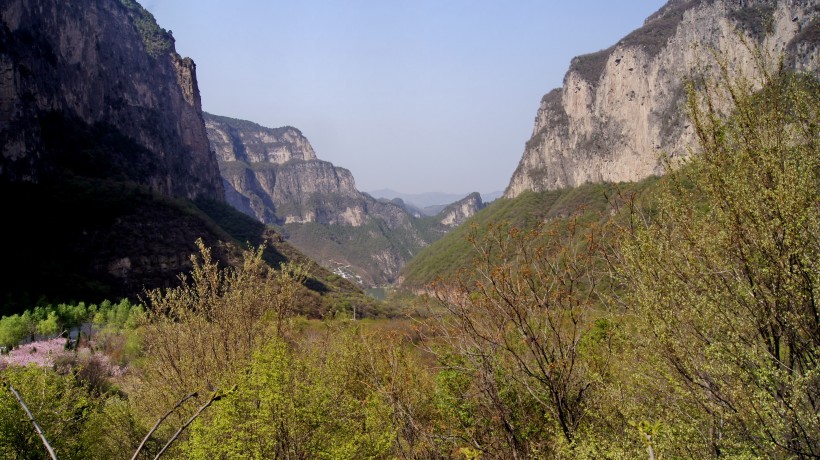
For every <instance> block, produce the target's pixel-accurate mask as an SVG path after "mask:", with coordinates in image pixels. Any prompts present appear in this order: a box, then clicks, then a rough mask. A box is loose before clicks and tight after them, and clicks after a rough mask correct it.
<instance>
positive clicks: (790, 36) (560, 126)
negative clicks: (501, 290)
mask: <svg viewBox="0 0 820 460" xmlns="http://www.w3.org/2000/svg"><path fill="white" fill-rule="evenodd" d="M819 13H820V8H818V7H817V5H816V2H810V1H798V2H785V1H779V2H755V1H744V2H735V1H728V0H704V1H700V0H689V1H680V0H672V1H670V2H669V3H667V4H666V5H664V6H663V7H662V8H661V9H660V10H658V11H657V12H656V13H654V14H653V15H651V16H650V17H649V18H648V19H647V20H646V21H645V22H644V25H643V27H641V28H639V29H637V30H635V31H634V32H632V33H630V34H629V35H627V36H626V37H624V38H623V39H621V40H620V41H619V42H618V43H616V44H615V45H613V46H611V47H609V48H607V49H605V50H602V51H599V52H596V53H592V54H588V55H584V56H579V57H576V58H574V59H573V60H572V62H571V63H570V68H569V71H568V72H567V74H566V76H565V78H564V85H563V86H562V87H561V88H558V89H554V90H552V91H550V92H548V93H547V94H546V95H545V96H544V97H543V99H542V100H541V106H540V108H539V110H538V113H537V115H536V119H535V126H534V128H533V134H532V137H531V139H530V140H529V141H528V142H527V144H526V148H525V151H524V155H523V157H522V159H521V162H520V163H519V165H518V168H517V169H516V171H515V173H514V174H513V176H512V178H511V180H510V184H509V186H508V187H507V189H506V191H505V194H504V196H503V197H502V198H500V199H498V200H496V201H494V202H492V203H490V204H489V205H487V206H486V208H485V209H483V210H482V211H480V212H478V213H477V214H475V215H474V216H473V217H471V218H469V219H467V220H466V223H465V224H463V225H461V226H460V227H459V228H457V229H455V230H454V231H452V232H450V233H448V234H447V235H445V236H444V237H442V238H441V239H440V240H438V241H436V242H435V243H433V244H431V245H430V246H428V247H427V248H425V249H424V250H423V251H421V252H420V253H419V254H418V255H417V256H416V257H415V258H414V259H413V260H412V261H410V262H409V263H408V264H407V265H406V266H405V267H404V269H403V270H402V272H401V275H400V283H401V286H402V287H404V288H407V289H411V290H424V289H426V286H428V285H429V283H430V282H432V281H434V280H435V279H436V278H438V277H443V278H448V277H452V276H453V275H454V274H455V273H457V272H458V270H460V269H465V268H469V267H471V266H472V265H473V263H474V260H473V257H474V253H473V251H472V248H471V246H470V244H469V242H468V236H470V235H474V234H476V232H477V234H481V233H483V232H486V231H487V229H488V228H489V227H490V226H493V225H499V224H501V223H504V222H507V223H511V224H512V225H516V226H519V227H521V228H531V227H533V226H535V225H537V224H540V223H543V222H552V221H556V220H558V221H560V220H561V219H567V218H569V217H572V216H579V217H580V218H581V219H591V218H598V217H597V216H598V215H599V214H598V213H603V215H613V216H614V215H615V210H616V208H617V206H615V207H613V204H612V202H613V199H614V198H617V197H619V196H633V197H635V199H636V200H645V201H648V202H651V197H652V195H653V194H654V189H655V187H656V184H657V179H656V177H655V176H657V175H659V174H661V173H662V172H663V170H662V165H661V160H660V158H661V157H660V155H661V153H662V152H664V153H667V154H669V155H670V156H672V157H673V158H684V157H686V156H687V155H688V154H689V151H690V149H691V148H692V147H693V146H694V137H693V136H694V133H693V132H692V128H691V127H690V126H689V123H688V121H687V116H686V113H685V111H684V104H685V96H686V94H685V89H684V83H685V79H686V78H687V77H688V76H690V75H692V74H693V73H694V72H695V70H696V68H698V67H697V66H698V65H699V64H698V63H699V62H700V63H701V64H700V65H701V66H703V67H701V68H706V67H707V64H705V63H704V62H703V61H705V60H706V61H707V62H708V59H710V56H711V55H710V54H709V53H707V52H705V51H702V49H704V48H708V47H709V46H711V47H713V48H715V49H716V50H718V53H717V55H718V56H721V57H722V58H723V59H726V60H727V61H728V62H729V64H730V66H731V68H732V70H741V71H743V72H745V73H746V74H747V75H753V74H754V72H755V71H756V69H757V67H756V66H755V65H754V64H753V63H752V62H751V59H752V56H751V52H750V49H754V47H756V46H764V47H765V48H766V49H768V50H773V52H776V51H778V50H784V51H786V59H785V62H784V64H785V65H786V66H787V68H792V69H795V70H800V71H807V70H808V71H810V72H813V73H814V74H815V75H817V74H818V70H817V64H818V54H820V53H818V44H820V24H819V23H818V18H820V14H819ZM738 32H739V33H740V34H738ZM740 37H745V38H744V39H745V40H746V41H747V42H748V43H749V46H748V47H747V46H746V45H744V44H743V43H742V39H741V38H740ZM695 43H700V46H699V48H695V46H694V44H695ZM699 49H700V50H701V51H699ZM711 65H712V67H713V68H714V67H715V66H714V63H712V64H711ZM616 201H617V200H616ZM616 218H617V216H616Z"/></svg>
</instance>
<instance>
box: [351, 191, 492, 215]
mask: <svg viewBox="0 0 820 460" xmlns="http://www.w3.org/2000/svg"><path fill="white" fill-rule="evenodd" d="M366 193H368V194H369V195H371V196H373V197H374V198H384V199H387V200H393V199H396V198H399V199H401V200H402V201H404V202H405V203H407V204H410V205H412V206H413V207H414V208H416V209H419V210H421V211H422V212H423V213H424V215H427V216H435V215H436V214H438V213H439V212H441V211H442V210H443V209H444V208H445V207H447V206H448V205H450V204H452V203H455V202H456V201H459V200H461V199H463V198H464V197H466V196H467V195H469V193H462V194H457V193H444V192H425V193H402V192H397V191H395V190H391V189H389V188H383V189H380V190H373V191H370V192H366ZM503 194H504V192H502V191H496V192H490V193H481V200H482V201H483V202H484V203H489V202H491V201H493V200H495V199H496V198H498V197H500V196H502V195H503Z"/></svg>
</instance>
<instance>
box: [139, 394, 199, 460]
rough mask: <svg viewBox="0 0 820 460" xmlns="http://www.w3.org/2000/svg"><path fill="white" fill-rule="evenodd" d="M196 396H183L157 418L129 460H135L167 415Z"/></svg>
mask: <svg viewBox="0 0 820 460" xmlns="http://www.w3.org/2000/svg"><path fill="white" fill-rule="evenodd" d="M196 396H197V393H196V392H193V393H189V394H187V395H185V397H183V398H182V399H180V400H179V402H178V403H176V405H175V406H174V407H172V408H171V410H169V411H168V412H166V413H165V415H163V416H162V417H160V418H159V420H157V423H155V424H154V427H153V428H151V431H149V432H148V434H146V435H145V437H144V438H142V442H141V443H140V446H139V447H137V450H136V451H134V455H133V456H132V457H131V460H136V459H137V455H139V453H140V451H142V448H143V447H145V443H146V442H147V441H148V438H150V437H151V435H152V434H154V431H157V428H159V425H160V424H161V423H162V422H163V421H164V420H165V419H166V418H168V416H169V415H171V414H172V413H173V412H174V411H175V410H177V409H179V408H180V406H182V405H183V404H184V403H185V401H187V400H189V399H191V398H195V397H196Z"/></svg>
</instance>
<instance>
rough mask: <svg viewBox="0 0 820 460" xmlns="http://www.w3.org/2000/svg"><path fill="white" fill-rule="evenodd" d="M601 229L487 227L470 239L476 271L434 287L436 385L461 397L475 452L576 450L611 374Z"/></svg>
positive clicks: (575, 222)
mask: <svg viewBox="0 0 820 460" xmlns="http://www.w3.org/2000/svg"><path fill="white" fill-rule="evenodd" d="M598 232H599V230H598V229H597V228H596V225H595V224H589V223H582V221H581V220H580V219H579V218H577V217H575V218H570V219H568V220H566V221H557V223H554V224H552V225H544V226H542V227H539V228H536V229H534V230H530V231H523V230H520V229H518V228H515V227H507V226H497V227H491V228H490V229H489V230H488V231H487V232H486V234H484V235H479V234H478V233H474V235H473V236H472V237H471V242H472V243H473V245H474V248H475V251H476V253H477V260H478V264H477V266H476V267H474V271H473V272H469V274H467V273H465V274H462V276H461V277H460V279H459V280H458V282H457V283H455V284H440V285H439V286H438V290H437V292H438V298H439V300H440V301H441V304H442V305H443V306H444V307H445V308H446V310H447V314H445V315H443V316H442V317H441V319H440V321H441V323H440V328H439V334H440V336H441V337H442V338H443V339H444V340H445V341H446V343H447V346H448V351H447V353H446V354H444V355H442V358H443V359H442V364H444V365H445V371H444V373H442V374H441V375H440V380H439V381H440V383H443V384H444V389H445V390H448V391H450V392H453V391H455V392H456V394H450V396H449V398H450V400H451V401H454V402H457V406H458V407H454V409H455V412H456V413H457V414H458V416H457V417H456V419H457V420H459V423H460V424H461V425H462V426H463V428H464V430H463V431H462V433H461V435H460V436H462V437H464V439H465V441H467V442H469V443H470V447H471V448H475V449H478V450H480V451H482V452H485V453H487V454H489V455H491V456H504V457H508V458H523V457H528V456H529V455H531V454H534V453H535V452H538V451H540V452H542V453H543V454H546V453H550V452H551V453H552V455H555V454H556V452H558V451H561V450H562V449H571V448H572V447H571V446H572V445H573V443H574V442H575V439H576V435H577V433H578V432H579V430H580V429H581V428H582V426H583V425H584V422H585V419H587V414H588V405H589V403H590V401H592V400H594V394H595V391H596V389H597V387H598V386H599V384H600V383H602V381H603V379H604V378H605V376H606V374H607V363H608V356H609V344H608V342H609V336H610V334H609V331H608V327H609V326H608V323H607V321H606V320H605V319H602V318H599V317H598V316H599V315H598V310H597V305H598V300H597V298H596V286H597V283H598V281H597V278H596V274H595V267H596V265H597V263H598V257H597V250H598V246H597V242H596V238H597V236H598ZM465 377H466V378H465Z"/></svg>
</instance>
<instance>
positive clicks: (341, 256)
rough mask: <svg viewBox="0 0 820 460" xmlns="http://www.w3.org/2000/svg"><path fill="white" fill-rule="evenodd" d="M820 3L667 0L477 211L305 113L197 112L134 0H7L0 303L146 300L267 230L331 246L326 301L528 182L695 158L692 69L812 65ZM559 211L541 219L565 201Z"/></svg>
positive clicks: (546, 100) (275, 256)
mask: <svg viewBox="0 0 820 460" xmlns="http://www.w3.org/2000/svg"><path fill="white" fill-rule="evenodd" d="M818 10H819V9H818V6H817V3H816V1H813V0H793V1H785V0H780V1H763V0H744V1H742V2H741V1H735V0H671V1H669V2H668V3H667V4H665V5H664V6H663V7H662V8H660V9H659V10H658V11H657V12H656V13H654V14H652V15H650V16H649V17H648V18H647V19H646V21H645V22H644V24H643V26H642V27H640V28H638V29H637V30H635V31H633V32H632V33H630V34H628V35H627V36H625V37H624V38H623V39H621V40H619V41H618V42H617V43H615V44H612V45H611V46H609V47H608V48H606V49H602V50H600V51H597V52H594V53H591V54H587V55H583V56H578V57H576V58H574V59H573V60H572V61H571V62H570V63H569V69H568V71H567V73H566V75H565V77H564V81H563V84H562V86H561V87H560V88H555V89H552V90H549V91H548V92H547V93H546V94H545V95H544V96H543V98H542V99H541V102H540V106H539V109H538V111H537V113H536V116H535V123H534V126H533V129H532V135H531V137H530V139H529V140H528V141H527V142H526V146H525V149H524V152H523V154H522V156H521V161H520V163H519V165H518V167H517V169H516V171H515V173H514V174H513V176H512V177H511V178H510V182H509V185H508V186H507V188H506V190H505V191H504V196H503V198H501V199H498V200H495V201H493V202H492V204H491V205H490V206H489V207H488V208H487V209H486V210H484V211H480V210H481V209H482V208H485V203H486V202H488V201H492V200H491V199H492V196H484V197H482V196H481V195H480V194H478V193H473V194H470V195H468V196H466V197H456V196H454V195H440V194H424V195H420V196H419V195H402V194H399V193H397V192H392V191H390V190H379V191H373V192H371V193H363V192H361V191H359V190H358V189H357V188H356V185H355V181H354V178H353V176H352V174H351V173H350V171H348V170H346V169H344V168H341V167H338V166H335V165H333V164H331V163H329V162H326V161H322V160H320V159H319V158H318V157H317V155H316V152H315V151H314V149H313V148H312V146H311V145H310V142H309V141H308V140H307V138H306V137H305V136H304V135H303V134H302V133H301V132H300V131H299V130H298V129H297V128H294V127H281V128H267V127H263V126H261V125H258V124H256V123H253V122H250V121H245V120H238V119H233V118H227V117H222V116H217V115H211V114H206V113H203V111H202V108H201V106H202V104H201V96H200V92H199V87H198V84H197V80H196V65H195V63H194V61H193V60H192V59H190V58H184V57H182V56H180V55H179V54H178V53H177V52H176V50H175V44H174V38H173V35H172V34H171V33H170V32H168V31H166V30H165V29H163V28H161V27H160V26H159V25H158V24H157V23H156V21H155V20H154V18H153V16H152V15H151V14H150V13H149V12H148V11H147V10H145V9H144V8H143V7H142V6H140V5H139V4H138V3H137V2H135V1H133V0H88V1H87V2H83V4H82V5H79V4H76V3H72V2H61V1H56V0H36V1H35V0H13V1H6V2H2V3H0V19H1V20H2V27H0V43H2V44H3V47H2V48H0V148H1V149H2V157H0V187H2V193H3V200H2V203H0V214H2V215H3V217H4V220H5V221H6V222H9V223H11V224H10V225H8V226H7V229H8V232H9V236H8V237H7V238H5V239H4V241H3V243H2V244H3V253H4V260H5V261H6V263H7V266H9V267H11V272H12V274H11V275H9V276H6V277H3V280H2V283H0V284H1V285H0V300H2V301H5V302H6V303H5V305H12V304H14V303H18V304H24V303H26V302H28V304H31V303H33V302H35V301H37V299H38V298H39V297H41V296H46V297H48V298H51V299H57V300H62V299H66V300H67V299H68V298H75V299H77V298H82V299H87V300H94V299H100V298H102V297H104V296H108V297H115V296H123V295H124V296H131V297H134V298H136V297H137V296H139V294H140V293H143V292H144V290H145V289H148V288H154V287H165V286H170V285H173V284H175V283H176V282H177V281H178V278H177V276H178V274H179V272H180V271H184V270H186V269H187V268H189V267H190V266H191V263H190V255H191V254H192V253H194V252H195V251H196V246H195V241H196V239H198V238H202V239H203V240H204V241H205V242H206V244H207V245H209V246H212V247H215V248H218V252H219V256H220V260H221V261H222V262H223V263H225V264H230V263H236V261H237V260H238V254H239V252H241V249H242V247H243V246H245V245H246V244H247V243H253V244H261V243H263V242H265V243H266V244H267V245H268V259H269V260H270V261H271V263H273V264H274V265H276V264H277V263H281V262H282V261H284V260H288V259H294V258H295V259H299V260H307V259H306V258H305V256H304V255H303V254H306V255H307V256H309V257H311V258H313V259H315V260H316V261H318V262H319V264H318V265H314V275H315V276H314V278H313V280H312V281H311V282H310V283H308V284H309V286H308V287H309V288H310V289H311V290H312V291H311V292H313V293H314V294H315V298H319V297H321V298H324V297H326V296H328V295H331V294H333V293H357V292H359V293H360V291H359V290H358V289H357V288H356V287H355V286H354V284H359V285H362V286H369V285H384V284H390V283H394V282H396V281H398V280H399V279H401V278H406V277H405V275H404V274H403V272H402V270H403V269H404V270H405V273H406V270H407V269H405V267H406V266H407V264H408V262H409V261H411V260H412V259H414V258H416V257H417V256H419V254H424V253H425V251H441V250H442V249H441V248H444V247H455V246H453V244H452V240H448V238H455V237H456V236H449V237H447V236H445V235H446V234H447V233H448V232H450V231H451V230H452V229H453V228H457V227H458V226H459V225H461V224H462V223H464V222H465V221H467V222H469V221H470V219H476V218H479V219H480V218H481V217H480V216H482V215H483V216H487V215H489V214H492V213H498V212H499V210H502V209H506V210H508V211H509V210H511V208H514V207H516V206H523V207H525V208H526V206H533V209H536V208H537V209H540V208H539V206H540V205H536V204H534V203H535V202H536V201H537V200H536V201H533V200H532V199H531V198H527V197H526V196H527V194H528V193H530V192H536V193H547V192H550V191H560V192H561V193H565V192H566V193H569V192H567V191H568V190H571V189H573V188H577V187H580V186H582V185H584V184H590V183H592V184H595V183H599V184H601V183H603V184H613V183H618V182H623V181H628V182H635V181H639V180H642V179H645V178H648V177H651V176H655V175H660V174H663V172H664V165H665V164H666V162H667V161H672V162H678V161H682V160H684V159H685V158H687V157H688V156H689V155H690V154H691V151H692V148H693V141H694V132H693V128H692V127H691V126H690V124H689V123H687V121H686V112H685V99H686V84H687V81H690V79H691V78H692V77H693V76H697V75H707V76H708V75H714V74H715V70H716V69H721V68H724V69H730V70H731V71H732V72H743V73H746V74H747V75H749V76H752V77H754V74H755V72H756V71H757V69H759V67H758V66H756V65H754V64H755V61H756V59H758V58H759V57H760V56H758V55H756V54H755V53H756V50H763V53H764V54H766V55H771V56H778V55H780V54H781V53H782V55H783V56H784V61H783V65H784V66H786V67H788V68H790V69H794V70H800V71H806V72H809V73H812V74H813V75H815V76H817V75H818V70H817V69H818V66H817V63H818V57H820V51H818V50H820V46H818V43H820V24H818V16H820V12H819V11H818ZM205 97H207V95H205ZM510 154H515V153H513V152H511V153H510ZM578 193H580V192H578ZM549 196H552V195H549ZM568 196H569V197H570V198H571V197H572V195H568ZM570 198H567V199H568V200H569V199H570ZM550 199H552V198H550ZM515 200H522V201H515ZM528 200H529V201H528ZM559 201H560V200H559ZM569 202H572V200H570V201H569ZM523 203H529V204H523ZM544 206H547V205H544ZM550 206H551V205H550ZM522 209H523V208H522ZM550 209H552V208H550ZM555 209H557V211H556V212H557V214H555V215H553V214H549V213H547V214H543V213H542V214H543V216H544V218H550V219H551V218H555V217H556V216H557V217H559V218H560V217H561V216H563V215H564V208H561V207H559V208H555ZM482 212H483V214H482ZM476 213H478V214H477V215H476ZM502 214H504V213H501V214H499V215H502ZM542 214H538V213H534V214H533V215H542ZM474 215H476V216H474ZM442 237H444V239H442ZM435 241H439V242H438V243H436V244H435V245H433V246H431V244H432V243H433V242H435ZM448 245H450V246H448ZM294 246H295V247H296V248H298V250H297V249H295V248H294ZM428 247H429V248H430V249H425V248H428ZM321 266H323V267H325V268H322V267H321ZM410 268H412V267H410ZM331 272H334V274H332V273H331ZM345 279H348V280H352V281H354V282H355V283H348V282H346V281H345ZM317 302H318V303H321V301H317Z"/></svg>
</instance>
